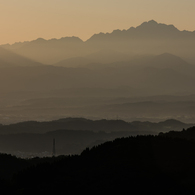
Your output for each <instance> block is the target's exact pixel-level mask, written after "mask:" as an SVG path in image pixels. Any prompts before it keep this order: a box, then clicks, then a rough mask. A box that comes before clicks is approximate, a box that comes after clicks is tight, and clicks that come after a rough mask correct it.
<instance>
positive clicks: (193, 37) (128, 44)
mask: <svg viewBox="0 0 195 195" xmlns="http://www.w3.org/2000/svg"><path fill="white" fill-rule="evenodd" d="M194 42H195V32H190V31H180V30H178V29H177V28H176V27H174V26H173V25H166V24H161V23H157V22H156V21H154V20H151V21H148V22H144V23H142V24H141V25H139V26H137V27H136V28H135V27H131V28H129V29H127V30H114V31H113V32H112V33H99V34H95V35H93V36H92V37H91V38H89V39H88V40H87V41H85V42H83V41H82V40H81V39H79V38H78V37H65V38H61V39H51V40H44V39H42V38H39V39H37V40H34V41H30V42H24V43H16V44H13V45H9V44H7V45H3V46H2V47H4V48H6V49H9V50H12V51H14V52H15V53H17V54H20V55H23V56H25V57H28V58H31V59H34V60H35V61H39V62H42V63H46V64H50V65H51V64H55V63H58V62H60V61H62V60H65V59H68V58H73V57H84V56H86V55H91V54H93V53H96V52H99V51H101V50H113V49H114V50H116V51H118V52H121V53H125V54H128V55H129V53H131V54H132V53H133V54H138V53H142V54H144V53H150V54H160V53H164V52H170V53H173V54H175V55H181V56H182V57H184V58H186V59H188V61H190V62H195V60H194V57H193V51H194V49H195V48H194V47H195V46H194ZM113 57H115V58H116V56H115V55H113ZM119 59H120V58H119ZM117 61H119V60H118V59H117Z"/></svg>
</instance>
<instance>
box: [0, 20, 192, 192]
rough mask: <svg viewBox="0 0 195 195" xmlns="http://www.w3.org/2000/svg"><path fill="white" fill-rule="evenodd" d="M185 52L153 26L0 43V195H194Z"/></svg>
mask: <svg viewBox="0 0 195 195" xmlns="http://www.w3.org/2000/svg"><path fill="white" fill-rule="evenodd" d="M194 51H195V31H193V32H192V31H186V30H184V31H180V30H178V29H177V28H176V27H175V26H173V25H166V24H162V23H157V22H156V21H154V20H151V21H148V22H144V23H142V24H141V25H139V26H137V27H130V28H129V29H127V30H114V31H113V32H112V33H99V34H94V35H93V36H92V37H90V38H89V39H88V40H86V41H83V40H81V39H80V38H78V37H75V36H73V37H62V38H60V39H55V38H53V39H50V40H45V39H43V38H38V39H36V40H33V41H25V42H17V43H14V44H4V45H0V91H1V93H0V188H1V189H2V192H4V191H6V194H46V193H49V192H50V193H57V194H77V193H81V192H85V193H87V194H88V193H93V194H105V193H120V194H125V193H126V192H127V191H129V190H130V191H131V193H132V194H194V193H195V187H194V182H195V179H194V173H195V168H194V163H195V87H194V83H195V74H194V72H195V55H194ZM140 186H141V187H140Z"/></svg>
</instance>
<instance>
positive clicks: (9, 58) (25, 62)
mask: <svg viewBox="0 0 195 195" xmlns="http://www.w3.org/2000/svg"><path fill="white" fill-rule="evenodd" d="M40 65H43V64H41V63H40V62H36V61H34V60H31V59H28V58H26V57H23V56H21V55H18V54H16V53H14V52H12V51H9V50H7V49H4V48H2V47H0V67H13V66H40Z"/></svg>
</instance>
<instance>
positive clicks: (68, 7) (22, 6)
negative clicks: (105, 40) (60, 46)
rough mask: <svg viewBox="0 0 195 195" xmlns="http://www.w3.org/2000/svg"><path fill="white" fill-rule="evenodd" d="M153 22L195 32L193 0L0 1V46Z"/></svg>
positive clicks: (82, 36) (87, 34)
mask: <svg viewBox="0 0 195 195" xmlns="http://www.w3.org/2000/svg"><path fill="white" fill-rule="evenodd" d="M151 19H154V20H156V21H157V22H159V23H166V24H174V25H175V26H176V27H177V28H178V29H180V30H184V29H186V30H190V31H194V30H195V22H194V19H195V0H0V35H1V36H0V44H5V43H14V42H18V41H28V40H34V39H37V38H38V37H42V38H45V39H50V38H61V37H65V36H78V37H80V38H81V39H83V40H86V39H88V38H89V37H90V36H92V35H93V34H95V33H99V32H112V31H113V30H114V29H121V30H122V29H128V28H130V27H131V26H134V27H136V26H138V25H140V24H141V23H142V22H144V21H148V20H151Z"/></svg>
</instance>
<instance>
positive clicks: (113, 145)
mask: <svg viewBox="0 0 195 195" xmlns="http://www.w3.org/2000/svg"><path fill="white" fill-rule="evenodd" d="M0 158H2V156H0ZM54 159H55V160H54ZM10 160H12V159H7V162H8V163H7V164H6V165H4V166H5V167H4V168H5V170H9V169H8V168H9V166H10V164H9V162H10ZM18 161H19V159H18ZM38 161H40V163H39V162H38ZM1 162H2V161H0V163H1ZM27 162H28V163H29V164H28V166H26V168H25V169H23V171H19V170H18V171H19V172H18V171H16V172H15V173H16V174H15V175H14V177H13V178H12V180H11V183H10V182H8V181H5V180H2V182H1V187H2V188H1V189H2V190H3V188H4V190H5V188H6V186H7V192H8V191H9V193H11V192H12V193H14V194H47V193H49V192H50V193H55V194H56V193H57V194H77V193H79V194H80V193H85V194H112V193H114V194H116V193H118V194H127V193H128V194H194V192H195V187H194V182H195V179H194V174H195V167H194V163H195V141H192V140H191V141H190V140H185V139H173V138H167V137H161V136H137V137H129V138H121V139H116V140H114V141H111V142H106V143H104V144H102V145H99V146H97V147H93V148H92V149H90V150H89V149H86V150H84V151H83V152H82V153H81V155H76V156H66V157H65V156H64V157H58V158H48V159H32V160H27ZM33 164H34V165H33ZM32 165H33V166H32ZM1 167H2V165H1ZM1 171H2V170H1ZM2 179H3V178H2Z"/></svg>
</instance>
